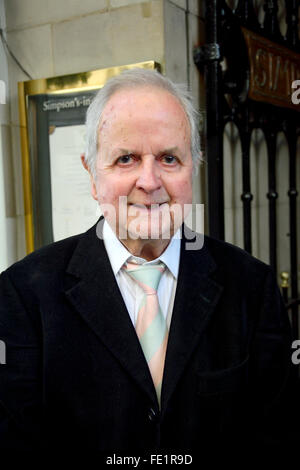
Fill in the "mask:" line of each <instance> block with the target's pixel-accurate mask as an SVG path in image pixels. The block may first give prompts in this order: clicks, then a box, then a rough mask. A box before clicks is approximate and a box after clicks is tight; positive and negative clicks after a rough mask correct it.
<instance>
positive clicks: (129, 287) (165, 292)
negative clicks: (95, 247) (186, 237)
mask: <svg viewBox="0 0 300 470" xmlns="http://www.w3.org/2000/svg"><path fill="white" fill-rule="evenodd" d="M180 230H181V229H178V231H177V232H176V234H175V235H174V237H172V239H171V241H170V243H169V245H168V246H167V248H166V249H165V251H164V252H163V253H162V254H161V255H160V256H159V257H158V258H156V259H154V260H152V261H146V260H145V259H144V258H140V257H138V256H133V255H132V254H131V253H130V252H129V251H128V250H127V248H125V246H124V245H123V244H122V243H121V242H120V240H119V239H118V238H117V236H116V234H115V233H114V231H113V230H112V228H111V227H110V225H109V224H108V222H107V221H106V220H105V221H104V225H103V241H104V245H105V248H106V251H107V254H108V257H109V260H110V264H111V267H112V270H113V272H114V275H115V277H116V281H117V283H118V286H119V289H120V291H121V294H122V296H123V299H124V302H125V305H126V307H127V310H128V313H129V316H130V318H131V321H132V323H133V325H134V326H135V324H136V320H137V314H138V310H139V306H140V303H141V301H142V299H143V296H144V292H143V290H142V288H141V287H140V286H139V285H138V284H137V282H135V281H134V280H133V279H132V278H131V277H130V276H129V274H128V273H126V271H124V270H123V269H121V268H122V266H123V265H124V263H125V262H126V261H134V262H136V263H138V264H154V263H157V262H159V261H161V262H163V263H164V264H165V265H166V269H165V271H164V273H163V274H162V277H161V280H160V283H159V286H158V289H157V296H158V301H159V305H160V308H161V311H162V313H163V315H164V317H165V318H166V322H167V325H168V328H170V323H171V317H172V311H173V305H174V298H175V292H176V286H177V277H178V270H179V259H180V234H181V231H180Z"/></svg>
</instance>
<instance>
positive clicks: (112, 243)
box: [103, 220, 181, 279]
mask: <svg viewBox="0 0 300 470" xmlns="http://www.w3.org/2000/svg"><path fill="white" fill-rule="evenodd" d="M103 241H104V245H105V248H106V251H107V254H108V257H109V260H110V264H111V267H112V270H113V272H114V275H115V276H116V275H117V274H118V272H119V270H120V269H121V267H122V266H123V264H124V263H126V261H127V260H128V259H129V258H132V259H133V260H135V261H136V262H137V263H139V264H141V263H143V264H144V263H148V264H154V263H157V262H158V261H162V262H163V263H164V264H165V265H166V266H167V268H168V269H169V270H170V271H171V273H172V274H173V276H174V277H175V279H177V276H178V270H179V259H180V245H181V243H180V241H181V228H179V229H178V230H177V232H176V234H175V235H174V236H173V237H172V239H171V241H170V243H169V245H168V246H167V248H166V249H165V251H164V252H163V253H162V254H161V255H160V256H159V257H158V258H156V259H154V260H152V261H146V260H145V259H144V258H140V257H138V256H133V255H132V254H131V253H130V251H128V250H127V248H125V246H124V245H123V244H122V243H121V242H120V240H119V239H118V237H117V236H116V234H115V232H114V231H113V230H112V228H111V226H110V225H109V223H108V222H107V221H106V220H105V221H104V225H103Z"/></svg>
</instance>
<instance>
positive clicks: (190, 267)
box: [162, 237, 223, 414]
mask: <svg viewBox="0 0 300 470" xmlns="http://www.w3.org/2000/svg"><path fill="white" fill-rule="evenodd" d="M185 246H186V239H185V238H184V237H183V239H182V241H181V255H180V266H179V274H178V281H177V289H176V295H175V300H174V309H173V313H172V321H171V325H170V332H169V340H168V347H167V353H166V361H165V369H164V377H163V385H162V414H164V411H165V410H166V407H167V405H168V402H169V400H170V397H171V395H172V393H173V392H174V390H175V388H176V385H177V383H178V381H179V379H180V376H181V375H182V373H183V371H184V369H185V367H186V365H187V363H188V361H189V359H190V357H191V355H192V353H193V351H194V349H195V347H196V346H197V344H198V342H199V338H200V336H201V334H202V333H203V331H204V329H205V328H206V326H207V324H208V321H209V319H210V317H211V314H212V312H213V311H214V309H215V306H216V305H217V303H218V300H219V298H220V295H221V293H222V290H223V288H222V286H220V285H219V284H217V283H216V282H215V281H214V280H213V279H211V278H210V274H211V273H212V272H213V271H215V269H216V264H215V262H214V260H213V258H212V257H211V255H210V254H209V251H208V250H207V248H206V246H205V244H204V246H203V247H202V248H201V250H197V251H188V250H186V249H185Z"/></svg>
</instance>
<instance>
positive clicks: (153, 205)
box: [129, 202, 167, 210]
mask: <svg viewBox="0 0 300 470" xmlns="http://www.w3.org/2000/svg"><path fill="white" fill-rule="evenodd" d="M164 204H167V203H166V202H152V203H151V204H135V203H133V202H131V203H129V206H132V207H136V208H137V209H141V210H142V209H147V210H155V209H159V208H160V207H161V206H163V205H164Z"/></svg>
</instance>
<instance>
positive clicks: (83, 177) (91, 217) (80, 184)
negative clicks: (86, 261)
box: [49, 125, 101, 241]
mask: <svg viewBox="0 0 300 470" xmlns="http://www.w3.org/2000/svg"><path fill="white" fill-rule="evenodd" d="M49 146H50V169H51V195H52V223H53V237H54V241H57V240H61V239H63V238H66V237H70V236H71V235H76V234H77V233H81V232H84V231H86V230H87V229H88V228H90V227H91V226H92V225H93V224H95V223H96V222H97V220H98V217H99V216H100V214H101V211H100V208H99V206H98V203H97V202H96V201H95V200H94V199H93V198H92V196H91V190H90V178H89V174H88V172H87V171H86V170H85V169H84V168H83V166H82V163H81V159H80V156H81V155H82V154H83V153H84V150H85V126H84V125H77V126H64V127H56V128H55V129H54V132H52V133H51V134H50V136H49Z"/></svg>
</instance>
